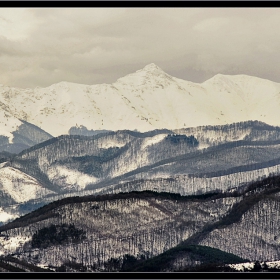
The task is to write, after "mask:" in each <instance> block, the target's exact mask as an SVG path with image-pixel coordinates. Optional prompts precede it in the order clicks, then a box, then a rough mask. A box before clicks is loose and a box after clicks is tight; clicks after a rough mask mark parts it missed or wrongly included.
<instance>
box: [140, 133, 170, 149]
mask: <svg viewBox="0 0 280 280" xmlns="http://www.w3.org/2000/svg"><path fill="white" fill-rule="evenodd" d="M165 137H166V134H158V135H156V136H153V137H148V138H145V140H144V141H143V143H142V147H141V149H145V148H146V147H147V146H150V145H154V144H157V143H159V142H160V141H162V140H163V139H164V138H165Z"/></svg>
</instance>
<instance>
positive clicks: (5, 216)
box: [0, 207, 17, 222]
mask: <svg viewBox="0 0 280 280" xmlns="http://www.w3.org/2000/svg"><path fill="white" fill-rule="evenodd" d="M16 217H17V215H13V214H10V213H7V212H6V211H4V210H3V208H2V207H0V222H6V221H8V220H11V219H15V218H16Z"/></svg>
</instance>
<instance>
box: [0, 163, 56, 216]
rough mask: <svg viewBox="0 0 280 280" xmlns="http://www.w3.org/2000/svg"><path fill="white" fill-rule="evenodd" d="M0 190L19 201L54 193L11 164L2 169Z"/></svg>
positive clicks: (0, 172) (0, 170)
mask: <svg viewBox="0 0 280 280" xmlns="http://www.w3.org/2000/svg"><path fill="white" fill-rule="evenodd" d="M0 190H1V191H3V192H4V193H6V194H8V195H9V196H11V197H12V199H13V200H14V201H16V202H17V203H20V202H24V201H28V200H31V199H36V198H40V197H43V196H45V195H47V194H50V193H53V192H52V191H50V190H48V189H46V188H44V187H42V186H41V184H40V183H39V182H38V181H37V180H36V179H35V178H33V177H31V176H29V175H27V174H25V173H23V172H21V171H19V170H18V169H15V168H13V167H9V166H6V167H2V168H1V169H0ZM1 221H2V220H1Z"/></svg>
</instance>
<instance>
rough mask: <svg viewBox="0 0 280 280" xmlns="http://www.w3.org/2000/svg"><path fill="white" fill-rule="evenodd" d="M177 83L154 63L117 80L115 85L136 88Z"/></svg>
mask: <svg viewBox="0 0 280 280" xmlns="http://www.w3.org/2000/svg"><path fill="white" fill-rule="evenodd" d="M171 81H172V82H173V83H176V82H175V80H173V77H172V76H170V75H168V74H167V73H165V72H164V71H163V70H162V69H161V68H160V67H158V66H157V65H156V64H154V63H150V64H148V65H146V66H145V67H144V68H142V69H140V70H137V71H136V72H134V73H132V74H128V75H126V76H124V77H122V78H120V79H118V80H117V82H116V83H114V85H115V86H116V87H118V85H124V86H127V85H130V86H135V87H139V86H141V87H143V86H144V87H147V86H148V87H156V86H158V85H160V86H161V87H163V86H167V85H169V84H170V83H171Z"/></svg>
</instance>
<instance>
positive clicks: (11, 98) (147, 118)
mask: <svg viewBox="0 0 280 280" xmlns="http://www.w3.org/2000/svg"><path fill="white" fill-rule="evenodd" d="M279 92H280V84H279V83H275V82H272V81H269V80H266V79H261V78H257V77H253V76H248V75H222V74H218V75H215V76H214V77H212V78H210V79H208V80H207V81H205V82H203V83H193V82H189V81H185V80H183V79H178V78H176V77H172V76H171V75H169V74H167V73H166V72H164V71H163V70H162V69H161V68H160V67H158V66H157V65H155V64H154V63H151V64H148V65H146V66H145V67H144V68H142V69H140V70H138V71H135V72H134V73H131V74H128V75H125V76H124V77H121V78H119V79H117V81H116V82H114V83H112V84H96V85H84V84H77V83H72V82H65V81H64V82H59V83H56V84H53V85H50V86H48V87H45V88H41V87H36V88H35V89H20V88H13V87H7V86H0V102H1V103H0V104H1V111H2V112H3V113H5V114H9V115H10V116H11V117H10V118H17V119H21V120H25V121H27V122H29V123H32V124H34V125H36V126H38V127H40V128H41V129H43V130H44V131H47V132H48V133H49V134H51V135H53V136H58V135H61V134H68V133H69V130H70V129H71V128H72V127H79V126H83V127H85V128H86V129H88V130H89V131H95V130H112V131H116V130H124V129H128V130H134V129H135V128H137V129H138V130H139V131H142V132H144V131H149V130H154V129H163V128H167V129H172V130H173V129H180V128H184V127H197V126H203V125H222V124H226V123H233V122H241V121H248V120H254V119H255V120H259V121H263V122H265V123H268V124H270V125H274V126H275V125H280V122H279V121H278V120H279V119H280V112H279V110H278V106H279V104H280V95H279ZM1 111H0V112H1Z"/></svg>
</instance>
